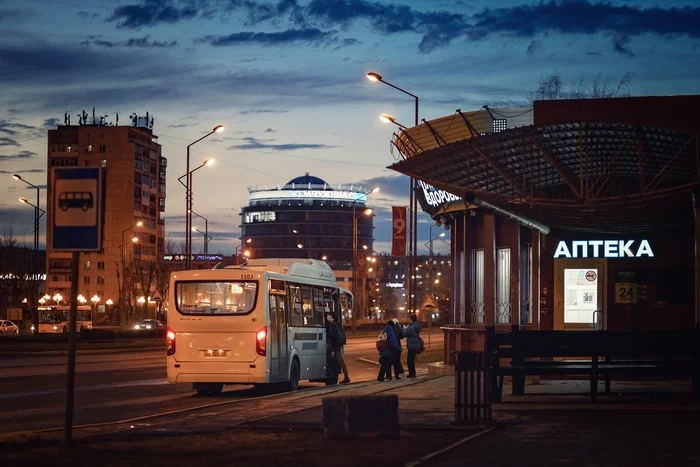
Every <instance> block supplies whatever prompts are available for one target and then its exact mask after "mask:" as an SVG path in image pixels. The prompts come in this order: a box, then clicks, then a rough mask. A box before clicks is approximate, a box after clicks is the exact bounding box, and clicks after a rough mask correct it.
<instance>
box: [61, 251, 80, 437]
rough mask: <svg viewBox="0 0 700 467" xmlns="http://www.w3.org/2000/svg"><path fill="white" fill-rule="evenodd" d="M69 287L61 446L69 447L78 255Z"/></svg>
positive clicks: (74, 255) (72, 266)
mask: <svg viewBox="0 0 700 467" xmlns="http://www.w3.org/2000/svg"><path fill="white" fill-rule="evenodd" d="M71 270H72V271H71V272H72V274H71V275H72V277H71V285H70V318H69V326H70V330H69V331H68V368H67V370H66V420H65V426H64V432H63V444H64V445H65V446H70V445H71V443H72V437H73V390H74V388H75V324H76V314H77V312H78V305H77V304H78V275H79V272H80V253H79V252H77V251H74V252H73V264H71Z"/></svg>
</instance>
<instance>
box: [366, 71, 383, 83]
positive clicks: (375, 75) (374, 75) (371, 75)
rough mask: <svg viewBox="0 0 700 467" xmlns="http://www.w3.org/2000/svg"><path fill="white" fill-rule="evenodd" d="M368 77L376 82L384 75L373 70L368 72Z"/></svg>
mask: <svg viewBox="0 0 700 467" xmlns="http://www.w3.org/2000/svg"><path fill="white" fill-rule="evenodd" d="M367 79H368V80H370V81H372V82H374V83H376V82H378V81H381V80H382V75H380V74H379V73H375V72H373V71H371V72H369V73H367Z"/></svg>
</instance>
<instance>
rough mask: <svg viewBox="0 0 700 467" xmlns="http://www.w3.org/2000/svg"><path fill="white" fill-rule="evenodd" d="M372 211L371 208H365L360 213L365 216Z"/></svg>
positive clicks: (369, 214)
mask: <svg viewBox="0 0 700 467" xmlns="http://www.w3.org/2000/svg"><path fill="white" fill-rule="evenodd" d="M373 212H374V210H372V208H367V209H365V210H364V211H362V214H364V215H365V216H371V215H372V213H373Z"/></svg>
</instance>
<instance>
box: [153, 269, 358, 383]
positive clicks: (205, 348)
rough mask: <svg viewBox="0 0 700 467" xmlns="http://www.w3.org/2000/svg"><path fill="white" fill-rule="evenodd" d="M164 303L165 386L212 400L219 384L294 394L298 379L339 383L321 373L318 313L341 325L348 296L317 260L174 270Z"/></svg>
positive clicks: (321, 339)
mask: <svg viewBox="0 0 700 467" xmlns="http://www.w3.org/2000/svg"><path fill="white" fill-rule="evenodd" d="M169 298H170V304H171V305H170V306H169V308H168V319H167V323H168V329H167V332H166V347H167V351H166V354H167V368H168V370H167V373H168V381H169V382H170V383H193V389H194V390H196V391H197V392H198V393H199V394H218V393H220V392H221V390H222V389H223V385H224V384H256V385H258V384H279V385H280V386H282V385H284V386H285V387H286V388H287V389H289V390H296V389H297V388H298V386H299V381H300V380H308V381H314V382H325V383H326V384H335V383H336V382H337V381H338V375H337V373H333V372H330V371H329V372H327V368H326V367H327V365H326V326H325V314H324V312H325V311H326V310H330V311H332V312H333V313H334V314H335V316H336V319H337V322H338V324H339V325H341V326H342V318H341V317H342V316H343V315H347V314H348V309H349V307H351V306H352V294H351V293H350V292H348V291H346V290H344V289H342V288H341V287H339V286H338V283H337V282H336V280H335V275H334V274H333V270H331V268H330V267H329V266H328V264H326V263H325V262H323V261H318V260H313V259H291V258H290V259H287V258H285V259H256V260H249V261H248V262H247V263H246V264H244V265H241V266H227V267H224V268H221V269H206V270H195V271H181V272H174V273H173V274H172V275H171V277H170V297H169ZM329 370H330V369H329Z"/></svg>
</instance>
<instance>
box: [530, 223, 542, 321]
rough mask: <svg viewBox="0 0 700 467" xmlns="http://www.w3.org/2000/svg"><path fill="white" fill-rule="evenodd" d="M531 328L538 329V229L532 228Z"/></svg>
mask: <svg viewBox="0 0 700 467" xmlns="http://www.w3.org/2000/svg"><path fill="white" fill-rule="evenodd" d="M531 234H532V272H531V275H530V276H531V277H532V293H531V295H532V305H531V307H532V329H534V330H539V329H540V231H539V230H532V231H531Z"/></svg>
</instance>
